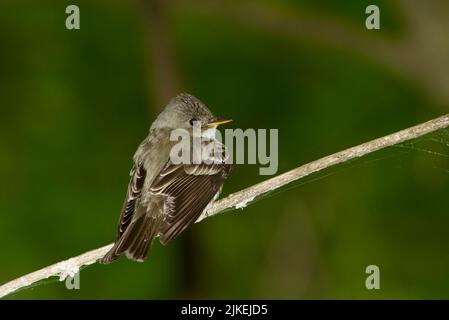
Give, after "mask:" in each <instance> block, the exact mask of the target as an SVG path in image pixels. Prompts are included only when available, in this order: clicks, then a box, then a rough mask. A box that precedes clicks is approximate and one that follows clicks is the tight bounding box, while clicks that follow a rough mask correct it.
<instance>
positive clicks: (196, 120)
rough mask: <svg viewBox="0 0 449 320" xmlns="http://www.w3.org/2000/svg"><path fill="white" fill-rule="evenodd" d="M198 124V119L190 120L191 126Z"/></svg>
mask: <svg viewBox="0 0 449 320" xmlns="http://www.w3.org/2000/svg"><path fill="white" fill-rule="evenodd" d="M197 122H198V119H197V118H192V119H190V120H189V123H190V125H191V126H192V127H193V126H194V125H195V124H196V123H197Z"/></svg>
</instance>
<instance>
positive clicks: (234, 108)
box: [0, 0, 449, 299]
mask: <svg viewBox="0 0 449 320" xmlns="http://www.w3.org/2000/svg"><path fill="white" fill-rule="evenodd" d="M69 4H76V5H78V6H79V8H80V11H81V29H80V30H67V29H66V28H65V19H66V17H67V15H66V14H65V8H66V6H67V5H69ZM368 4H377V5H378V6H379V7H380V10H381V30H367V29H366V28H365V19H366V17H367V15H366V14H365V8H366V6H367V5H368ZM448 16H449V6H448V3H447V2H444V1H438V0H434V1H424V0H421V1H353V0H351V1H349V0H348V1H323V0H320V1H311V0H302V1H299V0H298V1H294V0H277V1H275V0H259V1H247V0H242V1H225V0H220V1H213V0H207V1H206V0H204V1H201V0H192V1H180V0H177V1H163V0H157V1H156V0H153V1H131V0H129V1H125V0H123V1H118V0H114V1H99V0H97V1H93V0H83V1H50V0H39V1H31V0H29V1H8V0H2V1H1V2H0V178H1V181H2V183H1V188H0V190H1V192H0V217H1V223H0V228H1V229H0V250H1V253H2V258H1V265H0V283H4V282H7V281H9V280H11V279H13V278H16V277H18V276H21V275H23V274H25V273H28V272H31V271H34V270H36V269H38V268H41V267H44V266H46V265H49V264H52V263H55V262H57V261H60V260H63V259H66V258H69V257H72V256H75V255H78V254H81V253H83V252H85V251H88V250H91V249H94V248H97V247H99V246H102V245H105V244H107V243H110V242H111V241H112V240H113V239H114V235H115V228H116V223H117V219H118V215H119V211H120V209H121V205H122V201H123V198H124V195H125V191H126V187H127V183H128V178H129V176H128V172H129V170H130V167H131V164H132V162H131V157H132V155H133V153H134V151H135V149H136V148H137V146H138V144H139V143H140V141H141V140H142V139H143V138H144V137H145V136H146V134H147V131H148V128H149V126H150V124H151V122H152V120H153V119H154V117H155V116H156V115H157V113H158V112H159V111H160V110H161V109H162V108H163V106H164V104H165V103H166V102H167V101H168V99H169V98H170V97H171V96H173V95H175V94H176V93H178V92H189V93H192V94H194V95H195V96H197V97H198V98H200V99H201V100H203V101H204V102H205V103H206V104H207V105H208V106H209V107H210V108H211V110H212V111H213V112H214V113H215V114H217V115H221V116H229V117H232V118H233V119H234V120H235V122H234V127H239V128H244V129H245V128H277V129H279V171H278V172H279V173H280V172H284V171H287V170H289V169H292V168H294V167H297V166H299V165H301V164H304V163H307V162H309V161H312V160H315V159H317V158H319V157H322V156H325V155H328V154H331V153H333V152H336V151H339V150H342V149H344V148H347V147H350V146H353V145H356V144H358V143H362V142H366V141H368V140H370V139H373V138H377V137H380V136H382V135H385V134H388V133H391V132H394V131H397V130H400V129H404V128H407V127H409V126H411V125H414V124H417V123H420V122H423V121H426V120H429V119H431V118H433V117H436V116H439V115H441V114H444V113H447V112H448V111H449V38H448V37H447V32H448V30H449V17H448ZM448 146H449V135H448V133H447V132H439V133H437V134H434V135H432V136H431V137H427V138H425V139H421V140H420V141H416V142H413V143H411V144H406V145H404V146H402V147H401V148H391V149H389V150H385V151H383V152H380V153H378V154H374V155H372V156H370V157H368V158H366V159H360V160H357V161H355V162H354V163H352V164H350V165H347V166H344V167H342V168H337V169H331V170H329V172H327V173H326V174H322V175H320V176H319V178H320V179H318V180H315V179H309V180H308V182H307V183H304V184H301V183H300V184H297V185H296V187H295V188H291V189H289V190H285V192H282V193H279V194H276V195H274V196H272V197H267V198H265V199H262V200H260V201H258V202H256V203H255V204H252V205H250V206H248V207H247V208H245V209H244V210H243V211H242V210H235V211H231V212H227V213H225V214H222V215H218V216H216V217H213V218H210V219H207V220H206V221H204V222H202V223H201V224H197V225H195V226H194V227H192V228H191V230H190V231H188V232H187V233H185V234H184V235H183V236H181V237H180V238H178V239H176V240H175V241H173V242H172V243H170V244H169V245H168V246H167V247H162V246H161V245H160V244H159V243H157V244H156V245H155V246H154V247H153V249H152V252H151V253H150V257H149V259H148V260H147V261H146V262H145V263H143V264H139V263H133V262H130V261H128V260H126V259H121V260H120V261H119V262H117V263H114V264H111V265H107V266H104V265H98V264H95V265H92V266H90V267H88V268H86V269H84V270H83V271H82V272H81V289H80V290H71V291H70V290H67V289H65V287H64V285H63V283H58V282H57V281H47V282H45V283H44V284H42V285H39V286H36V287H34V288H32V289H27V290H23V291H21V292H18V293H16V294H14V295H11V296H9V298H11V299H31V298H37V299H49V298H54V299H91V298H100V299H108V298H114V299H119V298H124V299H166V298H167V299H168V298H176V299H179V298H204V299H205V298H229V299H230V298H235V299H240V298H274V299H310V298H324V299H333V298H339V299H341V298H343V299H346V298H367V299H377V298H398V299H407V298H449V273H448V270H449V255H448V247H449V233H448V232H447V229H448V226H449V215H448V209H449V199H448V191H449V161H448V157H449V156H448V154H449V150H447V149H448ZM328 174H329V175H328ZM266 178H268V177H266V176H259V174H258V166H257V165H238V166H236V167H235V169H234V172H233V175H232V176H231V178H229V179H228V180H227V182H226V184H225V189H224V195H226V194H228V193H231V192H235V191H238V190H240V189H242V188H244V187H247V186H250V185H252V184H255V183H257V182H259V181H262V180H263V179H266ZM370 264H375V265H378V266H379V268H380V272H381V289H380V290H371V291H370V290H367V289H366V288H365V278H366V276H367V275H366V274H365V268H366V266H367V265H370Z"/></svg>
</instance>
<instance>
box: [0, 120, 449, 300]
mask: <svg viewBox="0 0 449 320" xmlns="http://www.w3.org/2000/svg"><path fill="white" fill-rule="evenodd" d="M447 127H449V114H447V115H444V116H441V117H439V118H436V119H433V120H430V121H428V122H425V123H422V124H419V125H416V126H414V127H411V128H408V129H405V130H402V131H399V132H396V133H393V134H390V135H387V136H384V137H382V138H378V139H375V140H372V141H370V142H366V143H363V144H360V145H358V146H356V147H352V148H349V149H346V150H343V151H340V152H337V153H334V154H332V155H329V156H327V157H324V158H321V159H319V160H316V161H312V162H310V163H308V164H305V165H303V166H300V167H298V168H296V169H293V170H290V171H288V172H285V173H283V174H281V175H278V176H276V177H273V178H271V179H268V180H265V181H263V182H261V183H258V184H256V185H254V186H251V187H248V188H246V189H243V190H241V191H239V192H236V193H233V194H231V195H229V196H227V197H226V198H224V199H221V200H219V201H217V202H215V203H214V204H213V205H212V207H211V208H210V209H209V210H208V212H207V214H206V215H203V216H202V217H200V218H199V219H198V221H197V222H199V221H201V220H203V219H204V218H206V217H210V216H213V215H216V214H218V213H220V212H223V211H224V210H226V209H229V208H244V207H245V206H246V205H247V204H248V203H250V202H251V201H253V200H254V199H255V198H257V197H259V196H261V195H263V194H265V193H267V192H270V191H272V190H275V189H278V188H280V187H282V186H284V185H287V184H289V183H290V182H293V181H295V180H298V179H301V178H304V177H306V176H308V175H310V174H312V173H315V172H319V171H321V170H324V169H327V168H329V167H332V166H334V165H337V164H340V163H345V162H347V161H350V160H352V159H355V158H358V157H362V156H365V155H367V154H370V153H373V152H375V151H378V150H381V149H384V148H387V147H390V146H393V145H396V144H398V143H402V142H405V141H409V140H413V139H416V138H419V137H421V136H424V135H426V134H428V133H431V132H435V131H437V130H440V129H444V128H447ZM111 246H112V244H110V245H107V246H104V247H101V248H99V249H95V250H92V251H89V252H86V253H83V254H81V255H79V256H77V257H73V258H70V259H68V260H65V261H62V262H58V263H56V264H54V265H51V266H48V267H45V268H43V269H40V270H38V271H35V272H32V273H30V274H27V275H25V276H22V277H20V278H18V279H16V280H13V281H10V282H8V283H6V284H4V285H2V286H0V298H1V297H4V296H6V295H7V294H10V293H12V292H15V291H17V290H19V289H22V288H25V287H27V286H29V285H32V284H33V283H36V282H38V281H40V280H43V279H47V278H49V277H53V276H57V277H59V280H60V281H63V280H64V279H65V278H66V277H67V276H73V275H74V274H75V273H77V272H78V271H79V269H80V268H81V267H82V266H85V265H90V264H93V263H95V262H96V261H97V260H98V259H100V258H101V257H103V256H104V255H105V254H106V252H107V251H108V250H109V249H110V248H111Z"/></svg>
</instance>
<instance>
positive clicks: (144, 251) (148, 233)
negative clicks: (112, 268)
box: [100, 215, 162, 264]
mask: <svg viewBox="0 0 449 320" xmlns="http://www.w3.org/2000/svg"><path fill="white" fill-rule="evenodd" d="M161 222H162V219H161V218H159V217H149V216H148V215H144V216H142V217H140V218H138V219H136V220H135V221H133V222H131V224H130V225H129V226H128V227H127V229H126V231H125V232H124V233H123V234H122V236H121V237H120V238H119V239H118V240H117V242H116V243H115V244H114V246H113V247H112V248H111V250H109V252H108V253H107V254H106V255H105V256H104V257H103V258H101V259H100V263H102V264H107V263H111V262H113V261H115V260H117V259H118V258H119V257H120V255H122V254H123V253H124V254H125V255H126V256H127V257H128V259H131V260H134V261H139V262H143V261H144V260H145V258H146V257H147V255H148V252H149V248H150V246H151V244H152V243H153V240H154V238H155V237H156V235H157V231H158V229H159V226H160V224H161Z"/></svg>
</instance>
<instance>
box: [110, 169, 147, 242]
mask: <svg viewBox="0 0 449 320" xmlns="http://www.w3.org/2000/svg"><path fill="white" fill-rule="evenodd" d="M130 175H131V180H130V181H129V185H128V191H127V193H126V198H125V202H124V203H123V208H122V213H121V214H120V219H119V223H118V227H117V240H118V239H120V237H121V236H122V235H123V233H124V232H125V231H126V228H128V226H129V224H130V223H131V220H132V218H133V216H134V212H135V209H136V208H137V203H138V202H139V199H140V194H141V192H142V187H143V183H144V181H145V177H146V171H145V169H144V167H143V164H142V163H137V164H134V166H133V168H132V169H131V173H130Z"/></svg>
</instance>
